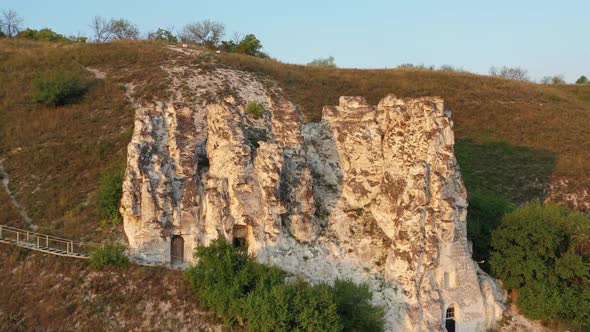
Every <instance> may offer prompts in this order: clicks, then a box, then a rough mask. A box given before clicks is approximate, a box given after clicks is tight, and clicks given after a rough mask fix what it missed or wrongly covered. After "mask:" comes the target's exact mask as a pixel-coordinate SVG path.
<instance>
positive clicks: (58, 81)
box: [33, 72, 88, 106]
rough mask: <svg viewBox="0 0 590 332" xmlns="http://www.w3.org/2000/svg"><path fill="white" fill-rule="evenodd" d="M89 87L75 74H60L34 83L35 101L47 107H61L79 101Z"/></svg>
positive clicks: (38, 79)
mask: <svg viewBox="0 0 590 332" xmlns="http://www.w3.org/2000/svg"><path fill="white" fill-rule="evenodd" d="M87 91H88V85H87V84H86V83H85V82H83V81H82V79H81V78H80V76H79V75H78V74H75V73H67V72H59V73H56V74H53V75H49V76H45V77H38V78H37V79H35V80H34V81H33V101H34V102H36V103H40V104H45V105H47V106H60V105H65V104H70V103H73V102H76V101H77V100H79V99H80V98H81V97H82V96H84V94H86V92H87Z"/></svg>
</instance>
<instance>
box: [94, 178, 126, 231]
mask: <svg viewBox="0 0 590 332" xmlns="http://www.w3.org/2000/svg"><path fill="white" fill-rule="evenodd" d="M122 195H123V176H122V175H121V174H120V173H118V172H106V173H104V174H103V175H102V176H101V177H100V183H99V188H98V195H97V199H98V202H97V208H98V214H99V215H100V216H101V217H103V218H105V220H107V221H108V222H110V223H118V222H119V221H120V220H121V215H120V213H119V203H120V202H121V196H122Z"/></svg>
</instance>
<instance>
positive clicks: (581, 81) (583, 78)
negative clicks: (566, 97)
mask: <svg viewBox="0 0 590 332" xmlns="http://www.w3.org/2000/svg"><path fill="white" fill-rule="evenodd" d="M588 83H590V80H588V77H586V76H584V75H582V76H580V78H578V79H577V80H576V84H588Z"/></svg>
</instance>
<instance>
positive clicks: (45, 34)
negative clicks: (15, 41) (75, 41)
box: [16, 29, 69, 42]
mask: <svg viewBox="0 0 590 332" xmlns="http://www.w3.org/2000/svg"><path fill="white" fill-rule="evenodd" d="M16 37H17V38H28V39H34V40H47V41H52V42H55V41H69V39H68V38H66V37H65V36H63V35H60V34H59V33H57V32H55V31H53V30H51V29H41V30H34V29H26V30H23V31H21V32H19V34H18V35H16Z"/></svg>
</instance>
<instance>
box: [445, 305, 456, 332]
mask: <svg viewBox="0 0 590 332" xmlns="http://www.w3.org/2000/svg"><path fill="white" fill-rule="evenodd" d="M445 318H446V320H445V328H446V329H447V332H455V306H454V305H451V306H450V307H449V308H448V309H447V312H446V315H445Z"/></svg>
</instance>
